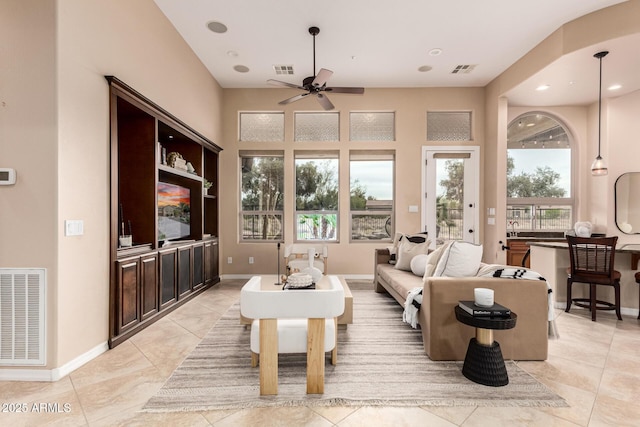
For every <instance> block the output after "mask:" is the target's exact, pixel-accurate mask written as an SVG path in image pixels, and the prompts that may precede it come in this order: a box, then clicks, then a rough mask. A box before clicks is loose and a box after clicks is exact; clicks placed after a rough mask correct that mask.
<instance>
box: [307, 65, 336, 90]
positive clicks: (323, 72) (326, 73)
mask: <svg viewBox="0 0 640 427" xmlns="http://www.w3.org/2000/svg"><path fill="white" fill-rule="evenodd" d="M332 74H333V71H331V70H327V69H326V68H321V69H320V71H318V75H317V76H316V78H315V79H313V82H311V84H312V85H313V86H314V87H322V86H324V85H325V84H327V80H329V77H331V75H332Z"/></svg>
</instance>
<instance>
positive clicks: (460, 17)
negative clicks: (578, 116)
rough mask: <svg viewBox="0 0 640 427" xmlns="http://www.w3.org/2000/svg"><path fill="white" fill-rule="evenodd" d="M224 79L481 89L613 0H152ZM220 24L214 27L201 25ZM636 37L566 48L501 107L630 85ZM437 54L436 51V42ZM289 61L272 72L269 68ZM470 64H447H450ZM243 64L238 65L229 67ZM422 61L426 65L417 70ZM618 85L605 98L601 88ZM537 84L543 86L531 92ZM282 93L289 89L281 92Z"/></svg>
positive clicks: (571, 100) (639, 58)
mask: <svg viewBox="0 0 640 427" xmlns="http://www.w3.org/2000/svg"><path fill="white" fill-rule="evenodd" d="M155 2H156V4H157V5H158V6H159V7H160V9H161V10H162V12H163V13H164V14H165V15H166V16H167V17H168V19H169V20H170V21H171V23H172V24H173V25H174V26H175V28H176V29H177V30H178V32H179V33H180V34H181V35H182V37H183V38H184V39H185V41H186V42H187V43H188V44H189V46H190V47H191V48H192V49H193V51H194V52H195V53H196V55H197V56H198V57H199V58H200V60H201V61H202V62H203V63H204V64H205V66H206V67H207V68H208V69H209V71H210V72H211V74H212V75H213V76H214V77H215V78H216V80H217V81H218V82H219V83H220V85H221V86H222V87H223V88H268V87H272V86H269V85H267V83H266V81H267V80H268V79H276V80H281V81H285V82H289V83H293V84H301V83H302V80H303V79H304V78H305V77H308V76H312V75H313V74H314V70H313V38H312V36H311V35H310V34H309V32H308V29H309V27H311V26H317V27H319V28H320V33H319V34H318V35H317V37H316V72H317V71H318V70H319V69H320V68H327V69H330V70H332V71H334V74H333V76H332V77H331V79H330V81H329V85H330V86H363V87H365V88H392V87H483V86H485V85H487V84H488V83H489V82H491V81H492V80H493V79H494V78H495V77H496V76H498V75H500V74H501V73H502V72H503V71H505V70H506V69H507V68H508V67H509V66H511V65H512V64H513V63H514V62H516V61H517V60H518V59H519V58H521V57H522V56H523V55H525V54H526V53H527V52H529V51H530V50H531V49H532V48H534V47H535V46H536V45H537V44H539V43H540V42H541V41H542V40H544V39H545V38H546V37H547V36H549V35H550V34H551V33H553V32H554V31H555V30H557V29H558V28H559V27H561V26H562V25H563V24H565V23H567V22H569V21H571V20H573V19H575V18H578V17H580V16H582V15H585V14H587V13H590V12H593V11H595V10H598V9H601V8H604V7H607V6H610V5H613V4H616V3H621V2H622V0H562V1H558V0H537V1H536V2H528V3H526V6H524V7H523V3H521V2H517V1H513V0H484V1H482V2H478V1H473V0H449V1H443V0H440V1H435V0H402V2H399V3H398V2H392V1H385V0H349V1H341V2H339V1H338V0H326V1H324V2H317V1H310V0H277V1H276V0H271V1H264V0H263V1H249V0H180V1H177V0H155ZM210 22H219V23H222V24H224V25H225V26H226V27H227V31H226V32H224V33H216V32H213V31H211V30H210V29H209V28H208V26H207V24H209V23H210ZM639 44H640V35H636V36H632V37H627V38H625V39H616V40H613V41H611V42H608V43H606V45H604V44H603V45H602V46H597V49H596V50H594V49H588V50H586V49H585V50H583V51H577V52H573V53H571V54H568V55H565V56H564V57H562V58H561V59H559V60H558V61H556V62H554V63H552V64H550V65H549V66H548V67H547V68H546V69H544V70H542V71H540V72H539V73H537V74H536V75H534V76H532V77H531V78H529V79H528V80H527V81H525V82H523V83H522V84H521V85H519V86H518V87H517V88H514V89H513V90H511V91H510V92H509V93H508V94H507V95H508V97H509V103H510V105H522V106H525V105H536V106H545V105H548V106H551V105H575V104H586V103H591V102H594V101H596V100H597V96H598V70H599V68H598V60H597V59H595V58H593V54H594V53H596V52H597V51H599V50H609V51H610V52H611V53H610V54H609V55H608V56H607V57H606V58H604V59H603V97H605V98H606V97H607V96H620V95H622V94H626V93H629V92H632V91H635V90H638V89H640V77H639V76H640V55H638V54H637V48H636V46H638V45H639ZM436 49H437V50H440V54H438V55H435V54H434V53H435V52H437V51H435V50H436ZM276 65H285V66H291V67H293V72H294V74H293V75H277V74H276V72H275V70H274V66H276ZM461 65H463V66H467V65H469V66H471V67H470V68H471V69H472V70H471V71H470V72H468V73H466V72H460V73H452V71H453V70H454V69H455V68H456V67H458V66H461ZM238 66H240V67H241V68H242V67H244V71H245V72H238V71H236V70H235V69H234V67H236V68H237V67H238ZM421 67H426V68H427V69H429V71H426V72H425V71H419V69H420V68H421ZM613 83H619V84H621V85H622V88H621V89H619V90H618V91H616V92H612V95H611V94H610V93H609V92H607V90H606V88H607V87H608V86H609V85H610V84H613ZM541 84H548V85H550V88H549V89H548V90H546V91H544V92H539V91H536V90H535V88H536V87H538V86H539V85H541ZM292 93H294V92H293V91H292Z"/></svg>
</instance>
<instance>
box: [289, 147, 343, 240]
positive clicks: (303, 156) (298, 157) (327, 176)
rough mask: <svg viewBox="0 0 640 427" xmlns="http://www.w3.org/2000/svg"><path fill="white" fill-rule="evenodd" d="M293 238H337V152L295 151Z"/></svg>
mask: <svg viewBox="0 0 640 427" xmlns="http://www.w3.org/2000/svg"><path fill="white" fill-rule="evenodd" d="M295 165H296V220H295V227H296V230H295V232H296V237H295V240H296V241H314V240H317V241H333V242H337V241H338V153H337V152H326V151H325V152H315V151H313V152H312V151H297V152H296V153H295Z"/></svg>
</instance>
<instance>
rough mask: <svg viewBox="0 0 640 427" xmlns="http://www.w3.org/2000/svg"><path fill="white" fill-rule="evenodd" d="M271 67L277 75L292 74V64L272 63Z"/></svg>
mask: <svg viewBox="0 0 640 427" xmlns="http://www.w3.org/2000/svg"><path fill="white" fill-rule="evenodd" d="M273 69H274V70H275V71H276V74H277V75H283V74H287V75H291V74H293V65H274V66H273Z"/></svg>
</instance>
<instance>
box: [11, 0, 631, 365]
mask: <svg viewBox="0 0 640 427" xmlns="http://www.w3.org/2000/svg"><path fill="white" fill-rule="evenodd" d="M639 14H640V1H637V0H633V1H628V2H625V3H622V4H620V5H617V6H614V7H612V8H608V9H605V10H604V11H601V12H596V13H595V14H592V15H589V16H586V17H583V18H580V19H578V20H576V21H574V22H572V23H569V24H567V25H565V26H563V27H562V28H561V29H559V30H558V31H557V32H556V33H554V34H552V35H551V36H550V37H549V38H548V39H547V40H545V41H544V42H543V43H542V44H541V45H540V46H539V47H537V48H535V49H534V50H533V51H532V52H531V53H530V54H527V55H526V56H525V57H523V58H522V59H521V60H520V61H518V62H517V63H516V64H514V66H512V67H511V68H510V69H509V70H507V71H506V72H505V73H504V74H503V75H501V76H500V77H499V78H497V79H496V80H495V81H494V82H492V83H491V84H490V85H489V86H488V87H487V88H484V89H483V88H470V89H456V88H420V89H367V91H366V94H365V95H363V96H350V95H334V96H333V97H332V101H333V102H334V103H335V105H336V107H337V109H338V111H340V112H341V141H342V142H340V143H331V144H327V145H326V148H329V149H337V150H339V151H340V154H341V163H340V173H341V184H340V190H341V196H340V197H341V199H340V203H341V206H342V208H343V209H342V211H341V214H340V222H341V233H340V243H339V244H335V245H331V247H330V250H329V252H330V261H329V263H330V264H329V266H330V267H329V268H330V271H331V272H333V273H344V274H351V275H367V276H370V275H371V274H372V269H373V259H372V258H373V248H374V247H379V246H381V245H380V244H378V243H364V244H361V243H358V244H351V245H350V244H349V243H348V242H349V233H348V227H346V224H348V210H347V206H348V200H349V199H348V193H349V192H348V180H347V176H348V152H349V150H350V149H361V148H371V144H366V143H352V142H349V141H348V112H349V111H351V110H391V111H395V112H396V114H397V116H396V117H397V121H396V125H397V138H396V139H397V140H396V141H395V142H393V143H380V144H379V145H376V147H380V148H382V149H389V148H391V149H395V150H396V160H397V174H396V176H397V182H396V221H397V224H398V226H397V229H398V230H399V231H404V232H413V231H417V229H418V228H419V226H420V215H421V214H420V213H409V212H408V206H409V205H418V206H420V205H421V203H420V200H421V194H420V179H421V175H420V171H421V165H420V161H419V159H420V152H421V147H422V146H423V145H426V141H425V140H426V138H425V134H426V124H425V116H426V111H427V110H430V109H437V110H447V109H451V110H461V109H462V110H471V111H473V113H474V129H473V134H474V141H473V142H472V143H471V145H477V146H480V147H481V162H482V166H483V167H481V169H482V171H481V206H480V209H481V211H480V212H481V215H480V221H481V222H482V224H486V216H485V215H484V211H485V207H496V208H497V215H496V222H497V225H496V226H484V227H483V228H482V229H481V240H482V241H483V243H484V244H485V261H487V262H492V261H494V260H498V261H499V260H500V259H501V257H502V256H503V254H502V253H501V251H499V250H498V243H497V242H498V241H499V240H501V236H504V234H505V231H506V228H505V221H504V209H503V207H504V206H505V205H506V198H505V193H506V190H505V183H504V181H505V176H504V175H505V173H506V124H507V123H508V119H509V117H512V116H513V115H514V114H516V111H515V110H509V108H508V101H507V100H506V99H505V98H503V94H504V93H506V91H508V90H509V89H511V88H512V87H514V86H515V85H517V84H518V83H519V82H521V81H523V80H524V79H526V78H527V77H529V76H530V75H532V74H533V73H535V72H537V71H538V70H539V69H541V68H542V67H544V66H545V65H547V64H549V63H550V62H552V61H553V60H555V59H557V58H559V57H560V56H561V55H562V54H563V53H566V52H570V51H573V50H575V49H579V48H583V47H588V46H591V45H592V44H595V43H598V42H601V41H604V40H608V39H610V38H613V37H618V36H621V35H625V34H630V33H637V32H639V31H640V22H639V21H638V20H637V19H634V17H637V16H638V15H639ZM0 50H1V51H2V52H3V64H2V65H1V66H0V81H1V82H2V86H1V87H0V88H1V89H2V92H0V160H1V162H2V163H1V164H0V166H2V167H14V168H15V169H16V170H17V171H18V182H17V184H16V185H15V186H13V187H3V188H0V200H1V201H2V209H0V236H2V239H1V241H0V267H3V268H4V267H8V268H15V267H44V268H46V269H47V274H48V297H47V311H48V317H47V320H48V325H49V327H48V340H47V352H48V365H47V368H48V369H52V368H59V367H61V366H63V365H65V364H66V363H69V362H71V361H72V360H73V359H74V358H76V357H79V356H81V355H83V354H85V353H87V352H89V351H90V350H92V349H94V348H95V347H97V346H100V345H101V344H104V343H105V342H106V340H107V333H108V328H107V321H108V289H109V283H108V280H109V279H108V277H109V256H108V239H109V235H108V233H109V232H108V230H109V212H108V197H109V196H108V194H109V169H108V168H109V153H108V144H109V128H108V99H107V96H108V86H107V84H106V81H105V80H104V77H103V76H104V75H106V74H110V75H115V76H116V77H118V78H120V79H121V80H123V81H124V82H126V83H127V84H129V85H131V86H132V87H134V88H135V89H136V90H138V91H139V92H141V93H142V94H144V95H145V96H147V97H148V98H150V99H151V100H153V101H154V102H156V103H158V104H159V105H160V106H162V107H163V108H165V109H166V110H168V111H170V112H172V113H173V114H175V115H176V116H177V117H179V118H180V119H182V120H184V121H185V122H186V123H187V124H189V125H191V126H192V127H194V128H195V129H197V130H198V131H200V132H201V133H203V134H204V135H205V136H207V137H209V138H210V139H212V140H213V141H214V142H216V143H217V144H218V145H220V146H221V147H223V148H224V149H225V150H224V151H223V152H222V154H221V227H220V228H221V230H222V232H221V261H222V270H221V271H222V273H223V274H227V275H233V274H242V275H246V274H254V273H264V272H269V273H270V272H272V271H274V266H275V263H276V262H275V257H276V249H275V245H258V244H239V243H238V240H237V230H238V213H237V209H238V169H237V165H238V162H237V158H238V157H237V156H238V149H245V148H249V149H250V148H257V147H256V146H255V145H252V144H247V143H239V142H238V141H237V111H238V110H241V111H242V110H272V111H273V110H280V109H281V108H279V107H280V106H278V104H277V102H278V101H280V100H281V99H284V98H286V97H288V96H292V94H293V93H295V91H289V90H286V89H252V90H240V89H228V90H224V91H223V90H222V89H221V88H220V87H219V85H218V84H217V82H216V81H215V80H214V79H213V78H212V77H211V76H210V75H209V74H208V72H207V71H206V69H205V68H204V66H203V65H202V64H201V63H200V62H199V61H198V60H197V59H196V58H195V56H194V55H193V52H192V51H191V50H190V49H189V47H188V46H187V45H186V44H185V43H184V41H183V40H182V39H181V38H180V36H179V35H178V33H177V32H176V31H175V30H174V28H173V27H172V26H171V24H170V23H169V22H168V21H167V20H166V18H165V17H164V15H162V13H160V11H159V10H158V9H157V7H156V6H155V4H154V3H153V1H152V0H136V1H130V0H111V1H108V2H107V1H98V0H84V1H83V0H62V1H60V0H59V1H57V2H52V1H48V0H31V1H28V2H27V1H24V0H3V1H2V2H1V3H0ZM5 58H6V61H5ZM7 64H10V65H7ZM223 101H224V102H223ZM223 105H224V107H223ZM532 108H533V109H536V107H535V106H534V107H532ZM296 110H313V111H318V110H320V109H319V107H318V105H316V104H315V101H314V100H313V99H309V100H304V101H300V102H299V103H296V104H292V105H290V106H287V107H286V108H284V111H285V114H286V124H287V129H286V132H287V133H286V140H285V142H284V143H279V144H261V145H260V146H259V148H262V149H265V148H274V149H281V150H282V149H283V150H284V151H285V153H286V156H287V157H286V166H287V167H288V170H289V171H290V174H289V176H288V178H287V188H289V193H288V195H287V196H286V197H287V199H286V205H285V206H286V209H287V211H288V212H292V207H293V189H294V185H293V178H292V171H293V157H292V155H293V150H294V149H296V148H297V145H298V144H295V143H294V142H293V141H292V123H293V122H292V115H293V111H296ZM639 110H640V95H639V94H638V93H636V94H632V95H629V96H626V97H624V98H619V99H613V100H611V101H608V102H607V106H606V113H605V117H606V119H605V121H606V122H605V123H604V125H603V128H604V129H605V130H604V132H603V156H604V157H605V159H607V161H608V162H609V168H610V174H609V176H608V177H606V178H604V179H598V180H597V181H596V178H592V177H591V176H590V175H589V173H588V166H589V165H590V163H591V161H592V159H593V157H594V156H595V144H596V142H597V139H595V138H596V136H595V135H596V132H597V131H596V128H595V126H596V125H595V123H596V119H597V115H596V114H597V112H596V109H595V108H594V106H593V105H591V106H589V107H583V108H577V109H576V108H571V107H568V108H567V109H552V112H554V113H555V114H558V115H560V116H561V117H562V118H563V119H565V122H566V123H567V124H568V125H569V127H570V129H571V131H572V133H574V132H575V133H574V137H575V138H577V139H578V143H579V158H580V165H579V167H580V170H581V172H580V174H579V179H580V184H579V189H578V192H579V206H578V212H579V215H580V216H581V217H583V218H584V219H591V220H592V221H595V222H597V224H598V226H601V225H603V224H606V231H607V232H608V233H612V234H613V233H615V234H620V233H618V232H617V229H616V228H615V223H614V218H613V183H614V182H615V178H616V177H617V176H618V175H619V174H621V173H623V172H626V171H631V170H636V171H637V170H638V168H637V162H635V161H634V160H635V159H636V158H637V155H636V156H633V155H629V153H637V145H636V144H635V143H634V141H635V140H636V139H637V138H635V136H636V135H638V134H640V132H639V131H640V129H638V126H639V125H638V121H637V117H638V116H639V114H638V112H639ZM300 145H301V146H303V147H307V146H306V145H305V144H300ZM323 147H325V145H323ZM485 171H491V173H485ZM493 171H497V172H496V173H493ZM593 201H595V202H593ZM65 219H82V220H84V225H85V232H84V235H83V236H79V237H64V233H63V223H64V220H65ZM292 221H293V220H292V218H291V217H290V215H289V216H288V218H287V220H286V223H285V226H286V233H287V234H286V235H287V243H289V242H290V241H291V236H292V234H293V222H292ZM622 237H623V239H622V238H621V242H635V243H637V242H638V238H637V237H636V236H622ZM228 256H232V257H233V258H234V263H233V264H231V265H228V264H226V258H227V257H228ZM249 256H253V257H255V260H256V263H255V264H254V265H253V266H249V264H248V260H247V258H248V257H249Z"/></svg>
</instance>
